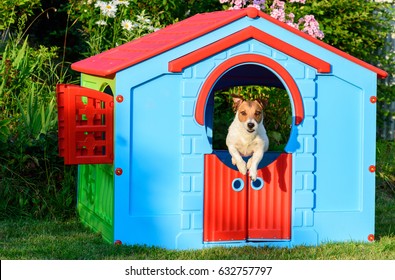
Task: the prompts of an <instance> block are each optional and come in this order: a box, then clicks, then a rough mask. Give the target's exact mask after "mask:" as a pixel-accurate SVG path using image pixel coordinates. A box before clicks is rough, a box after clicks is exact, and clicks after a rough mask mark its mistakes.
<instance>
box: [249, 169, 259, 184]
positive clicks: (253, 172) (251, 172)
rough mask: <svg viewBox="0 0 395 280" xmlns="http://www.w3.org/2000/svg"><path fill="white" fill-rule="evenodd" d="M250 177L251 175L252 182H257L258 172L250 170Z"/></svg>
mask: <svg viewBox="0 0 395 280" xmlns="http://www.w3.org/2000/svg"><path fill="white" fill-rule="evenodd" d="M248 175H249V177H250V179H251V180H252V181H255V180H256V177H257V170H256V169H250V170H249V171H248Z"/></svg>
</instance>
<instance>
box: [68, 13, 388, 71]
mask: <svg viewBox="0 0 395 280" xmlns="http://www.w3.org/2000/svg"><path fill="white" fill-rule="evenodd" d="M245 16H248V17H250V18H256V17H261V18H264V19H265V20H268V21H270V22H272V23H274V24H276V25H279V26H281V27H283V28H284V29H287V30H289V31H291V32H293V33H295V34H297V35H299V36H300V37H303V38H304V39H306V40H309V41H311V42H313V43H315V44H317V45H319V46H321V47H323V48H325V49H327V50H329V51H331V52H333V53H336V54H338V55H340V56H342V57H344V58H345V59H348V60H350V61H353V62H354V63H357V64H359V65H360V66H362V67H365V68H367V69H369V70H371V71H373V72H375V73H377V75H378V77H380V78H386V77H387V75H388V74H387V73H386V72H385V71H383V70H381V69H379V68H377V67H375V66H373V65H370V64H368V63H366V62H364V61H362V60H359V59H357V58H355V57H353V56H351V55H349V54H347V53H345V52H343V51H341V50H339V49H336V48H334V47H332V46H330V45H328V44H326V43H324V42H322V41H320V40H317V39H314V38H312V37H311V36H309V35H307V34H305V33H303V32H301V31H299V30H297V29H295V28H293V27H290V26H289V25H287V24H285V23H282V22H280V21H278V20H276V19H274V18H272V17H270V16H269V15H267V14H265V13H263V12H261V11H258V10H257V9H255V8H246V9H241V10H228V11H218V12H211V13H204V14H197V15H195V16H192V17H190V18H188V19H185V20H183V21H180V22H178V23H175V24H173V25H169V26H167V27H166V28H163V29H161V30H159V31H157V32H154V33H151V34H148V35H146V36H143V37H141V38H139V39H136V40H133V41H131V42H129V43H126V44H123V45H121V46H119V47H116V48H113V49H110V50H108V51H105V52H103V53H101V54H98V55H95V56H92V57H90V58H87V59H84V60H81V61H79V62H76V63H73V64H72V69H74V70H76V71H79V72H82V73H86V74H91V75H96V76H102V77H106V76H111V75H114V74H115V73H116V72H118V71H120V70H123V69H125V68H128V67H130V66H132V65H135V64H137V63H139V62H142V61H144V60H147V59H149V58H151V57H154V56H156V55H158V54H161V53H163V52H165V51H168V50H170V49H172V48H175V47H177V46H179V45H182V44H184V43H186V42H189V41H191V40H193V39H195V38H198V37H201V36H203V35H205V34H207V33H209V32H211V31H214V30H216V29H218V28H220V27H222V26H225V25H226V24H229V23H231V22H234V21H236V20H238V19H240V18H242V17H245Z"/></svg>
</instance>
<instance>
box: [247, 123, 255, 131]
mask: <svg viewBox="0 0 395 280" xmlns="http://www.w3.org/2000/svg"><path fill="white" fill-rule="evenodd" d="M247 126H248V128H249V129H253V128H254V126H255V124H254V123H252V122H250V123H247Z"/></svg>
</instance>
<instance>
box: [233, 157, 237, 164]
mask: <svg viewBox="0 0 395 280" xmlns="http://www.w3.org/2000/svg"><path fill="white" fill-rule="evenodd" d="M232 164H233V165H236V164H237V161H236V160H235V158H234V157H232Z"/></svg>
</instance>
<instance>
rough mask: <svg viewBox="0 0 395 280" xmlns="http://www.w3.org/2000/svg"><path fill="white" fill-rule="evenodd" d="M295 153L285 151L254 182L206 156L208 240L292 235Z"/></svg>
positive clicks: (206, 222) (273, 238)
mask: <svg viewBox="0 0 395 280" xmlns="http://www.w3.org/2000/svg"><path fill="white" fill-rule="evenodd" d="M291 159H292V155H291V154H285V153H284V154H281V155H280V156H279V157H278V158H277V159H276V160H275V161H274V162H272V163H271V164H269V165H268V166H266V167H264V168H262V169H260V170H259V171H258V179H257V180H256V181H255V182H252V181H251V180H250V179H249V178H248V176H243V175H242V174H241V173H239V172H238V171H235V170H233V169H232V168H230V167H228V166H227V165H226V164H224V163H223V162H222V161H221V160H220V159H219V158H218V157H217V155H215V154H210V155H205V187H204V188H205V189H204V191H205V193H204V229H203V238H204V241H205V242H214V241H215V242H226V241H246V240H248V241H258V240H289V239H290V238H291V182H292V180H291V176H292V175H291V162H292V160H291Z"/></svg>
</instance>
